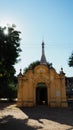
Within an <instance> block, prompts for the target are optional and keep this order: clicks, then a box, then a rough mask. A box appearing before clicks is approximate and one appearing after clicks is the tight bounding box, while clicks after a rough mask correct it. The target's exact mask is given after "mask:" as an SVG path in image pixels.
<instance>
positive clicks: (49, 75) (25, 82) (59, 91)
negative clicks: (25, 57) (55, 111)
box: [17, 64, 67, 107]
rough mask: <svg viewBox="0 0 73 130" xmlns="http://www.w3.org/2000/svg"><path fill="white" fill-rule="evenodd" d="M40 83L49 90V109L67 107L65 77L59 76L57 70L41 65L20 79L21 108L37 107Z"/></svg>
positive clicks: (19, 101)
mask: <svg viewBox="0 0 73 130" xmlns="http://www.w3.org/2000/svg"><path fill="white" fill-rule="evenodd" d="M38 83H44V84H45V86H46V88H47V105H48V106H49V107H67V100H66V88H65V76H64V74H57V72H56V71H55V69H53V68H50V69H49V68H48V67H47V66H46V65H43V64H40V65H38V66H36V67H35V68H34V70H32V69H30V70H28V71H27V72H26V74H24V75H20V76H19V77H18V102H17V105H18V106H19V107H21V106H35V105H37V104H36V89H37V85H38Z"/></svg>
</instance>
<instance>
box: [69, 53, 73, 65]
mask: <svg viewBox="0 0 73 130" xmlns="http://www.w3.org/2000/svg"><path fill="white" fill-rule="evenodd" d="M68 65H69V66H70V67H72V66H73V52H72V54H71V56H70V57H69V61H68Z"/></svg>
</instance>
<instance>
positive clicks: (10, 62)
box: [0, 25, 21, 97]
mask: <svg viewBox="0 0 73 130" xmlns="http://www.w3.org/2000/svg"><path fill="white" fill-rule="evenodd" d="M6 31H7V33H6ZM20 40H21V39H20V32H19V31H17V30H16V29H15V26H14V25H12V26H5V27H0V97H7V91H8V90H9V85H10V84H11V82H13V79H14V74H15V68H14V65H15V63H17V62H18V57H19V53H20V52H21V49H20Z"/></svg>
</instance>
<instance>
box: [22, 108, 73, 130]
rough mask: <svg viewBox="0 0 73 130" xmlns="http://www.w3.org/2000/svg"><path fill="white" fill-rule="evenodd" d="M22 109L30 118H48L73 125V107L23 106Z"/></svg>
mask: <svg viewBox="0 0 73 130" xmlns="http://www.w3.org/2000/svg"><path fill="white" fill-rule="evenodd" d="M21 110H22V111H23V112H24V113H26V115H28V117H29V118H30V119H35V120H38V121H39V122H40V119H47V120H51V121H54V122H58V123H60V124H66V125H70V126H73V109H72V108H49V107H48V106H38V107H32V108H28V107H26V108H21ZM41 123H42V122H41ZM72 129H73V127H72Z"/></svg>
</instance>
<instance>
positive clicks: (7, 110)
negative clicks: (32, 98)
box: [0, 103, 73, 130]
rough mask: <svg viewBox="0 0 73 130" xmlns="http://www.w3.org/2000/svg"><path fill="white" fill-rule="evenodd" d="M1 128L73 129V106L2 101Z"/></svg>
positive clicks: (27, 129)
mask: <svg viewBox="0 0 73 130" xmlns="http://www.w3.org/2000/svg"><path fill="white" fill-rule="evenodd" d="M0 130H73V108H49V107H47V106H38V107H32V108H22V109H20V108H18V107H16V104H10V103H0Z"/></svg>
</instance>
